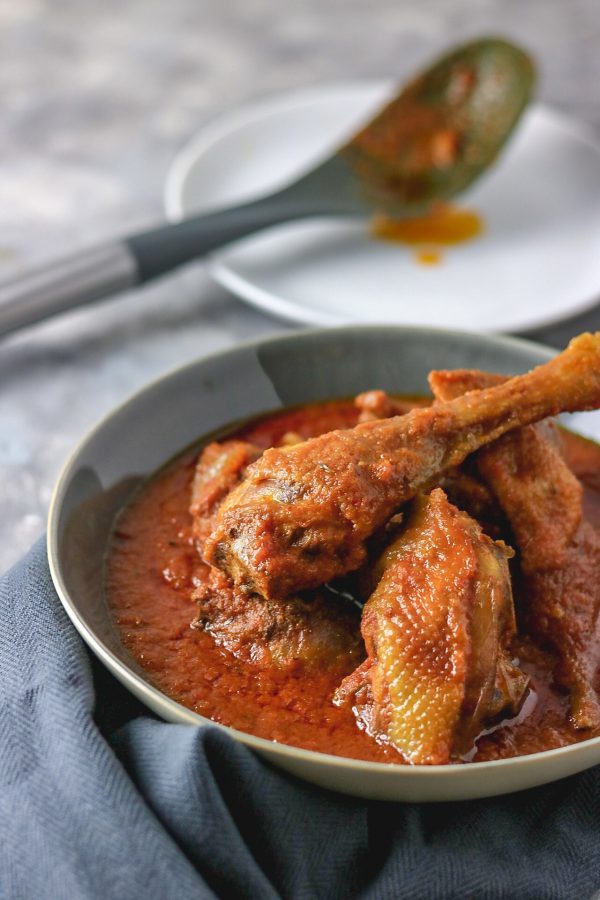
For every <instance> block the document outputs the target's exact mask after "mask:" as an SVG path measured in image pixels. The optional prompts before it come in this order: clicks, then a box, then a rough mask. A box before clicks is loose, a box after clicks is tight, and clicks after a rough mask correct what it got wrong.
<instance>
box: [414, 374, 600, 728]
mask: <svg viewBox="0 0 600 900" xmlns="http://www.w3.org/2000/svg"><path fill="white" fill-rule="evenodd" d="M503 380H504V379H503V378H502V377H501V376H494V375H488V374H486V373H483V372H472V371H453V372H432V373H431V376H430V383H431V387H432V390H433V392H434V394H435V396H436V397H439V398H440V399H442V400H448V399H450V398H452V397H455V396H458V395H461V394H464V393H466V392H467V391H470V390H478V389H481V388H483V387H487V386H488V385H489V384H493V383H498V382H499V381H503ZM477 460H478V466H479V469H480V471H481V474H482V475H483V477H484V478H485V479H486V481H487V483H488V484H489V485H490V487H491V488H492V490H493V491H494V493H495V494H496V496H497V498H498V501H499V502H500V504H501V506H502V507H503V509H504V511H505V513H506V515H507V517H508V519H509V522H510V524H511V526H512V530H513V533H514V537H515V540H516V543H517V546H518V548H519V551H520V565H521V570H522V573H523V580H524V602H525V609H524V624H525V626H526V628H527V629H528V630H529V632H530V633H531V634H532V635H533V636H534V637H540V638H542V639H543V640H545V641H547V642H549V643H550V644H551V645H552V647H553V649H554V651H555V652H556V653H557V656H558V660H559V662H558V664H557V667H556V670H555V678H556V680H557V682H558V683H559V684H561V685H562V686H563V687H564V688H565V689H566V690H568V691H569V694H570V699H571V716H572V719H573V722H574V724H575V725H576V727H578V728H597V727H599V726H600V708H599V705H598V697H597V695H596V692H595V690H594V687H593V683H594V677H595V674H596V668H597V665H598V662H599V660H598V659H597V658H595V655H594V654H593V653H591V652H590V651H591V650H592V649H593V647H594V644H595V643H596V640H595V638H596V628H597V626H598V614H599V610H600V578H599V574H600V534H599V533H598V531H597V529H595V528H594V527H593V525H592V524H591V523H590V522H588V521H586V519H585V517H584V514H583V505H582V504H583V490H582V486H581V484H580V482H579V481H578V479H577V478H576V477H575V475H573V473H572V472H571V471H570V469H569V468H568V466H567V465H566V463H565V462H564V460H563V458H562V456H561V455H560V451H559V446H558V442H557V440H556V438H555V436H553V434H552V430H551V426H549V425H548V424H546V423H543V424H542V423H541V424H539V425H535V426H533V425H530V426H528V427H526V428H521V429H519V430H517V431H515V432H512V433H511V434H507V435H505V436H504V437H503V438H501V439H500V440H498V441H496V443H494V444H492V445H491V446H490V447H487V448H485V449H484V450H481V451H480V452H479V453H478V455H477Z"/></svg>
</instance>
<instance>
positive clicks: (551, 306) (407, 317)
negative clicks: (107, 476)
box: [166, 82, 600, 331]
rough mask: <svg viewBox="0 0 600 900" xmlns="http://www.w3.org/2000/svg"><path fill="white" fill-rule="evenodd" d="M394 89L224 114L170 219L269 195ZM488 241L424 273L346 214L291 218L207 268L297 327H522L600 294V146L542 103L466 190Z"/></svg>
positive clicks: (349, 88) (194, 156) (297, 97)
mask: <svg viewBox="0 0 600 900" xmlns="http://www.w3.org/2000/svg"><path fill="white" fill-rule="evenodd" d="M393 91H394V86H393V85H391V84H390V83H382V82H362V83H354V84H342V85H337V86H329V87H321V88H318V89H313V90H308V91H302V92H295V93H291V94H290V93H288V94H283V95H280V96H278V97H276V98H274V99H271V100H268V101H265V102H262V103H259V104H255V105H253V106H251V107H247V108H245V109H243V110H240V111H238V112H236V113H233V114H231V115H228V116H226V117H223V118H222V119H220V120H219V121H218V122H217V123H215V124H214V125H213V126H212V127H211V128H208V129H206V130H205V131H204V132H203V133H202V134H201V135H199V136H198V137H197V138H196V139H195V140H193V141H192V142H191V143H190V144H189V145H188V146H187V147H186V148H185V149H184V150H183V151H182V152H181V154H180V155H179V156H178V157H177V159H176V160H175V162H174V164H173V167H172V169H171V171H170V173H169V177H168V181H167V186H166V207H167V214H168V216H169V217H170V218H171V219H172V220H176V219H179V218H181V217H182V216H184V215H188V214H190V213H192V212H196V211H203V210H208V209H214V208H217V207H220V206H227V205H231V204H235V203H238V202H241V201H245V200H248V199H250V198H253V197H256V196H258V195H260V194H262V193H267V192H269V191H271V190H273V189H275V188H276V187H278V186H280V185H282V184H284V183H285V182H286V181H287V180H289V179H291V178H294V177H295V176H296V175H298V174H300V173H301V172H302V171H303V170H304V169H306V168H308V167H310V166H312V165H313V164H314V163H315V162H316V161H317V160H319V159H320V158H321V157H322V156H323V155H326V154H328V153H329V151H330V150H331V149H333V148H335V147H336V146H337V145H339V144H340V143H342V142H343V140H344V139H345V138H346V137H347V136H348V135H350V134H351V133H353V132H354V131H355V130H356V128H357V126H358V125H359V124H360V123H361V122H362V121H364V120H365V119H368V118H369V117H370V115H371V114H372V112H373V111H374V110H376V109H377V108H378V107H379V106H380V105H381V104H382V102H383V101H385V99H386V97H388V96H389V95H390V93H392V92H393ZM462 202H463V204H464V205H465V206H468V207H469V208H473V209H475V210H476V211H477V212H479V213H481V214H482V216H483V218H484V221H485V224H486V232H485V234H484V235H483V236H481V237H480V238H477V239H476V240H473V241H471V242H468V243H465V244H462V245H459V246H454V247H450V248H448V249H447V251H446V252H445V253H444V259H443V261H442V263H441V264H440V265H438V266H423V265H421V264H419V263H418V262H417V261H416V260H415V257H414V254H413V252H412V251H411V250H410V248H408V247H404V246H401V245H397V244H389V243H385V242H383V241H378V240H375V239H373V238H371V237H369V235H368V232H367V229H366V227H365V225H363V224H360V223H357V222H349V221H344V220H340V219H334V218H332V219H313V220H310V221H304V222H297V223H290V224H289V225H283V226H278V227H277V228H271V229H269V230H267V231H264V232H262V233H260V234H256V235H252V236H251V237H248V238H245V239H243V240H242V241H238V242H237V243H236V244H232V245H230V246H229V247H228V248H226V249H225V250H223V251H221V252H219V253H218V254H216V255H215V256H213V257H212V258H211V260H210V261H209V265H210V270H211V272H212V275H213V277H214V278H215V279H216V280H217V281H218V282H220V283H221V284H222V285H224V286H225V287H227V288H229V289H230V290H231V291H233V292H234V293H236V294H238V295H239V296H240V297H241V298H243V299H245V300H247V301H249V302H250V303H253V304H255V305H256V306H259V307H261V308H262V309H264V310H266V311H268V312H270V313H274V314H275V315H278V316H281V317H284V318H287V319H291V320H293V321H297V322H303V323H309V324H334V323H344V322H376V323H377V322H396V323H402V324H409V325H412V324H425V325H436V326H444V327H446V326H449V327H452V328H462V329H467V330H471V331H521V330H526V329H529V328H534V327H539V326H541V325H547V324H549V323H551V322H555V321H557V320H560V319H563V318H565V317H568V316H570V315H573V314H575V313H578V312H581V311H582V310H584V309H585V308H587V307H589V306H592V305H593V304H594V303H595V302H596V301H597V299H598V298H599V297H600V149H599V147H598V145H597V144H595V143H594V141H593V139H592V137H591V136H590V135H588V134H586V132H585V130H584V128H582V127H581V126H580V125H579V124H578V123H574V122H573V121H571V120H570V119H568V118H567V117H565V116H563V115H562V114H559V113H557V112H555V111H553V110H550V109H548V108H547V107H544V106H539V105H537V106H534V107H533V108H532V109H531V110H530V111H529V112H528V113H527V114H526V116H525V117H524V120H523V122H522V123H521V125H520V127H519V129H518V132H517V134H516V135H515V137H514V139H513V141H512V142H511V143H510V145H509V147H508V149H507V150H506V152H505V153H504V154H503V155H502V157H501V159H500V161H499V163H498V164H497V165H496V166H495V167H494V168H493V169H492V170H491V171H490V172H489V173H487V174H486V176H484V177H483V178H482V179H481V180H480V181H479V182H477V184H476V185H475V186H474V187H473V188H472V189H471V190H470V191H469V192H468V193H467V194H465V195H464V199H463V200H462Z"/></svg>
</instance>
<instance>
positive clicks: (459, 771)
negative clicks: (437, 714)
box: [46, 324, 600, 780]
mask: <svg viewBox="0 0 600 900" xmlns="http://www.w3.org/2000/svg"><path fill="white" fill-rule="evenodd" d="M391 331H394V332H396V333H397V334H399V335H400V334H402V335H405V336H408V335H415V334H421V335H426V334H430V335H431V334H433V335H436V336H439V337H451V338H452V337H453V338H457V339H458V340H460V341H467V342H468V343H477V342H479V341H482V340H483V341H485V342H489V343H491V344H495V345H496V346H498V345H500V346H504V347H506V348H507V349H511V348H512V349H517V350H521V351H529V352H530V353H532V354H535V355H537V356H538V357H539V358H542V357H546V358H547V359H550V358H551V357H552V356H554V355H555V354H556V352H557V351H556V349H554V348H551V347H548V346H546V345H544V344H541V343H537V342H535V341H532V340H529V339H526V338H521V337H512V336H508V335H495V334H484V333H478V332H465V331H460V330H453V329H447V328H431V327H428V326H409V325H398V324H391V325H380V324H377V325H362V324H359V325H341V326H336V327H330V328H327V327H325V328H323V327H321V328H304V329H295V330H294V331H291V332H289V331H288V332H284V333H278V334H275V335H270V336H267V337H263V338H258V339H257V338H253V339H249V340H247V341H242V342H239V343H236V344H235V345H234V346H233V347H229V348H226V349H224V350H218V351H215V352H214V353H210V354H207V355H205V356H200V357H198V358H197V359H195V360H191V361H188V362H186V363H183V364H181V365H178V366H175V367H174V368H171V369H169V370H167V371H166V372H164V373H163V374H161V375H158V376H157V377H155V378H153V379H151V380H150V381H149V382H147V383H146V384H145V385H143V386H142V387H141V388H139V389H137V390H136V391H134V392H133V393H132V394H130V395H129V396H128V397H127V398H126V399H125V400H123V401H122V402H121V403H119V404H118V405H117V406H115V407H113V408H112V409H111V410H109V411H108V412H107V413H106V414H105V415H103V416H102V417H101V418H100V419H99V420H98V422H97V423H96V424H95V425H94V426H93V427H92V428H91V429H89V430H88V431H87V432H86V434H85V435H84V436H83V437H82V438H81V440H79V441H78V442H77V443H76V445H75V446H74V448H73V450H72V451H71V453H70V454H69V456H68V457H67V459H66V461H65V463H64V464H63V466H62V469H61V471H60V473H59V475H58V478H57V480H56V483H55V486H54V489H53V492H52V496H51V500H50V506H49V511H48V519H47V523H48V529H47V539H46V547H47V554H48V563H49V568H50V574H51V577H52V581H53V583H54V587H55V590H56V592H57V594H58V597H59V599H60V601H61V604H62V606H63V608H64V610H65V612H66V613H67V616H68V617H69V619H70V621H71V623H72V624H73V625H74V627H75V629H76V630H77V632H78V633H79V635H80V636H81V637H82V639H83V640H84V642H85V643H86V644H87V646H88V647H89V648H90V649H91V650H92V651H93V652H94V654H95V655H96V656H97V657H98V658H99V659H100V660H101V661H102V663H103V664H104V665H106V666H107V668H108V669H109V670H110V671H111V673H112V674H113V675H115V676H116V677H117V678H118V679H119V680H120V681H121V683H123V684H124V685H125V686H126V687H127V689H128V690H130V691H131V692H132V693H134V695H135V696H137V697H138V698H140V699H142V702H144V703H146V702H147V705H149V706H150V708H151V709H153V710H154V711H156V710H157V709H161V710H164V711H165V713H166V712H171V713H172V716H168V717H167V716H166V715H165V718H166V720H167V721H169V722H173V721H175V720H176V719H177V720H178V721H179V722H180V723H181V724H189V725H194V726H196V727H198V726H212V727H214V728H218V729H219V730H221V731H224V732H226V733H227V734H229V735H230V736H232V737H233V738H235V739H236V740H238V741H240V742H241V743H242V744H244V745H246V746H247V747H250V748H251V749H252V750H255V751H257V752H259V753H261V754H266V755H269V756H274V755H277V756H281V757H283V758H284V759H288V760H295V761H298V762H303V763H306V764H307V765H313V766H314V765H318V766H325V767H327V768H336V769H352V770H354V771H355V772H356V773H357V774H360V773H364V774H365V775H366V774H371V775H375V774H378V775H381V776H383V777H389V778H407V777H409V778H420V779H422V778H428V779H432V780H434V779H438V778H441V777H444V776H446V777H447V776H449V775H451V774H452V775H453V776H455V777H460V778H465V777H468V773H470V772H473V771H474V770H475V769H476V770H477V772H478V773H484V772H490V774H491V773H493V772H500V771H503V770H504V769H507V768H511V767H515V766H516V765H518V766H519V767H526V766H536V765H538V764H539V763H540V762H541V761H542V760H544V761H546V760H551V759H552V760H554V759H557V758H562V757H564V756H568V755H570V754H573V753H577V752H578V751H579V752H581V751H582V749H583V748H591V747H598V746H600V736H598V737H595V738H587V739H584V740H582V741H578V742H576V743H574V744H567V745H565V746H564V747H555V748H553V749H550V750H540V751H537V752H535V753H529V754H524V755H521V756H513V757H508V758H505V759H495V760H484V761H481V762H472V763H448V764H446V765H413V764H406V763H394V762H372V761H369V760H363V759H353V758H352V757H347V756H336V755H335V754H331V753H323V752H321V751H317V750H306V749H304V748H302V747H296V746H293V745H291V744H283V743H279V742H278V741H273V740H270V739H268V738H262V737H258V736H257V735H254V734H250V733H248V732H244V731H240V730H239V729H237V728H234V727H232V726H230V725H224V724H222V723H220V722H215V721H213V720H212V719H209V718H207V717H205V716H202V715H201V714H200V713H197V712H195V711H194V710H192V709H190V708H189V707H186V706H184V705H183V704H182V703H179V702H178V701H176V700H174V699H172V698H171V697H169V696H168V695H167V694H165V693H163V691H161V690H160V689H159V688H158V687H156V686H155V685H153V684H152V683H151V682H150V681H149V680H146V679H145V678H143V677H142V676H141V675H139V674H138V673H137V672H135V671H134V670H133V669H132V668H130V667H129V666H127V665H126V664H125V663H124V662H123V661H122V660H120V659H119V658H118V657H117V656H116V655H115V654H114V653H113V652H112V651H111V650H110V649H109V648H108V647H107V646H106V645H105V644H104V643H103V642H102V640H100V638H98V637H97V636H96V634H95V633H94V630H93V629H92V628H91V627H90V626H88V625H87V623H86V622H85V621H84V620H83V618H82V617H81V616H80V614H79V611H78V609H77V605H76V603H75V602H74V601H73V600H72V599H71V597H70V595H69V591H68V590H67V587H66V584H65V582H64V579H63V577H62V572H61V564H60V556H59V547H58V543H59V541H58V523H59V518H60V512H61V507H62V502H63V500H64V497H65V494H66V492H67V489H68V487H69V482H70V477H71V474H72V472H73V470H74V469H75V467H76V465H77V463H78V459H79V456H80V454H81V453H82V452H83V450H84V449H85V448H86V447H87V446H88V444H89V443H91V442H92V441H93V439H94V438H95V437H96V435H97V434H99V433H100V432H101V431H102V430H103V429H104V428H105V426H106V425H107V424H108V423H109V422H110V421H111V420H112V419H113V417H114V416H116V415H118V414H120V413H122V412H125V411H126V410H127V407H128V406H130V405H134V404H135V403H136V402H137V401H138V400H139V399H140V398H141V397H143V396H144V395H149V394H151V393H152V392H153V391H154V390H155V388H156V387H157V386H158V385H159V384H162V383H163V382H165V381H169V380H176V379H177V378H178V377H180V376H181V374H182V373H183V372H185V371H188V370H191V369H194V368H196V367H197V366H198V365H205V364H206V365H210V364H211V362H213V361H215V360H217V359H219V360H222V359H226V358H227V357H228V356H232V357H233V356H235V355H237V354H239V353H240V352H243V351H245V350H248V349H259V348H262V347H265V346H277V345H281V346H284V345H285V344H286V343H289V342H290V341H291V342H295V341H298V339H300V340H310V339H311V338H315V337H321V336H325V335H332V336H336V335H341V336H343V335H349V334H355V335H358V334H359V333H361V334H364V333H365V332H368V333H371V334H375V333H376V332H382V333H385V335H386V336H389V334H390V332H391ZM146 698H149V700H148V701H146ZM184 720H186V721H185V722H184ZM552 780H554V779H552Z"/></svg>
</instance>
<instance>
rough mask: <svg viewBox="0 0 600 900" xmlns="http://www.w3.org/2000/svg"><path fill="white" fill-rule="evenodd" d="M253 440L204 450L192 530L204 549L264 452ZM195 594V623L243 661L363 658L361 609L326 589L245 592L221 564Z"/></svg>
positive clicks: (289, 663) (292, 663)
mask: <svg viewBox="0 0 600 900" xmlns="http://www.w3.org/2000/svg"><path fill="white" fill-rule="evenodd" d="M261 452H262V451H261V450H260V448H258V447H256V446H254V445H253V444H250V443H248V442H246V441H239V440H229V441H224V442H222V443H212V444H209V445H208V446H207V447H205V448H204V450H203V452H202V453H201V455H200V458H199V460H198V463H197V466H196V471H195V475H194V480H193V483H192V500H191V505H190V512H191V515H192V530H193V534H194V538H195V542H196V546H197V548H198V551H199V553H200V555H201V556H202V554H203V552H204V542H205V540H206V536H207V535H208V534H209V533H210V529H211V526H212V522H213V519H214V517H215V515H216V514H217V512H218V509H219V507H220V505H221V503H222V502H223V501H224V499H225V498H226V497H227V494H228V493H229V491H231V490H232V489H233V488H234V487H235V486H236V485H237V484H239V482H240V481H241V479H242V478H243V477H244V474H245V471H246V468H247V466H248V465H249V464H250V463H251V462H252V461H253V460H255V459H257V458H258V457H259V456H260V454H261ZM192 599H193V600H194V601H195V602H196V604H197V609H198V615H197V618H196V619H195V621H194V622H193V627H194V628H199V629H202V630H203V631H206V632H207V633H209V634H210V635H211V636H212V637H213V639H214V641H215V643H217V644H218V645H219V646H221V647H224V648H225V649H227V650H229V651H230V652H231V653H232V654H233V655H234V656H235V657H237V658H238V659H243V660H247V661H249V662H252V663H254V664H255V665H257V666H262V667H267V666H274V667H275V668H278V669H284V668H288V669H289V668H298V667H300V666H303V667H310V666H313V665H319V664H323V663H325V662H326V663H327V664H328V665H332V666H334V667H335V666H337V665H340V663H341V662H343V663H344V664H346V663H347V660H349V659H350V660H354V661H355V662H356V663H357V664H358V663H359V662H360V659H361V658H362V656H363V650H362V647H361V641H360V635H359V631H358V628H359V622H360V615H359V610H358V607H357V606H355V605H353V604H351V603H347V602H344V600H343V599H342V598H340V597H339V596H337V595H335V594H334V593H333V592H331V591H328V590H326V589H325V588H323V589H322V590H320V591H318V592H317V591H312V592H309V593H307V594H305V595H304V596H303V597H301V598H300V597H288V598H286V599H285V600H281V599H278V598H269V599H268V600H264V599H263V598H262V597H257V596H256V595H251V594H250V595H249V594H248V593H244V592H242V591H241V590H239V588H236V587H235V586H234V585H232V584H231V583H230V582H229V581H228V580H227V578H226V577H225V575H224V574H223V573H222V572H220V571H219V570H218V569H213V568H211V569H210V570H209V571H208V572H207V575H206V578H204V579H201V580H199V582H198V585H197V587H196V589H195V590H194V592H193V594H192Z"/></svg>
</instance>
